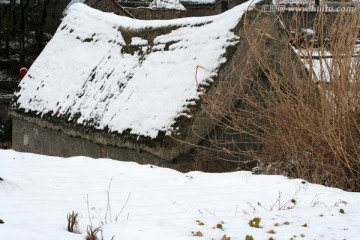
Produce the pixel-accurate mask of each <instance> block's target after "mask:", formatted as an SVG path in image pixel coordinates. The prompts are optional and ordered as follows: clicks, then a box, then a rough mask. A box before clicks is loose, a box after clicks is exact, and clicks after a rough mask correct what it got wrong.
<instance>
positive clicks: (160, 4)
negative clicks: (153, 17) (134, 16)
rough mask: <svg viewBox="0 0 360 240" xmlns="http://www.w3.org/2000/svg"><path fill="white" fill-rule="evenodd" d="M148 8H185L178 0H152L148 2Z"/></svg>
mask: <svg viewBox="0 0 360 240" xmlns="http://www.w3.org/2000/svg"><path fill="white" fill-rule="evenodd" d="M149 8H151V9H175V10H182V11H184V10H186V8H185V7H184V6H183V5H182V4H181V3H180V1H179V0H154V1H152V2H151V3H150V5H149Z"/></svg>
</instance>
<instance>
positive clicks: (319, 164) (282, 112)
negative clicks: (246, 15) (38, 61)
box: [203, 11, 360, 191]
mask: <svg viewBox="0 0 360 240" xmlns="http://www.w3.org/2000/svg"><path fill="white" fill-rule="evenodd" d="M297 18H299V16H297ZM324 18H326V16H325V15H324V14H322V13H319V14H318V15H317V17H316V19H315V22H314V24H313V27H312V28H313V30H314V32H315V34H313V35H312V36H307V37H306V38H302V39H301V40H300V38H299V34H296V33H297V32H301V29H287V31H288V36H289V42H292V43H293V46H297V47H301V48H302V51H303V54H305V55H307V56H308V57H306V58H303V59H301V60H300V59H299V57H298V56H296V54H294V50H293V48H292V46H290V44H289V46H288V47H287V48H285V49H284V50H283V52H282V54H281V56H280V57H277V58H276V59H275V60H274V58H273V56H271V53H269V54H264V51H263V49H264V48H268V47H269V46H267V45H266V42H267V41H266V31H267V29H256V30H257V31H254V29H253V28H251V27H250V28H246V29H247V39H246V40H247V41H248V43H249V48H250V54H249V56H251V57H252V58H255V60H256V62H257V64H258V68H256V69H253V71H254V72H253V73H254V74H255V75H256V76H258V77H257V78H256V79H255V80H254V79H251V81H244V77H243V78H242V81H243V83H242V84H247V86H246V87H247V89H248V90H247V91H246V93H245V94H242V95H241V96H236V101H235V104H234V105H233V106H232V107H230V108H226V109H225V108H224V107H223V105H222V103H219V102H217V101H216V100H214V99H210V98H207V96H206V95H204V97H203V100H204V101H205V102H206V103H207V104H209V105H210V106H211V112H210V113H209V114H210V115H211V116H212V117H213V120H214V121H216V122H217V123H219V122H220V126H221V127H222V129H223V130H224V132H226V133H227V136H228V137H226V138H223V139H222V140H220V139H216V138H212V139H211V146H212V150H213V151H216V152H217V153H222V154H223V155H222V156H223V157H222V158H223V159H224V160H229V159H231V160H234V161H236V160H239V159H241V160H243V159H247V160H256V161H258V162H259V163H260V166H261V171H262V172H266V173H285V174H287V175H288V176H290V177H296V178H303V179H306V180H308V181H311V182H314V183H320V184H324V185H327V186H333V187H339V188H342V189H345V190H350V191H360V102H359V101H360V98H359V96H360V61H359V60H360V59H359V56H354V45H355V42H356V40H357V39H358V37H359V26H360V13H359V11H357V12H355V11H354V12H353V13H352V14H348V13H339V14H338V15H337V16H336V19H335V20H333V21H331V22H330V23H329V21H324ZM294 21H298V22H301V21H305V20H304V19H300V20H299V19H296V18H295V19H294ZM245 24H246V23H245ZM325 24H326V26H324V25H325ZM257 27H259V26H257ZM291 31H292V32H291ZM294 31H295V33H294ZM256 32H262V33H263V34H262V36H259V34H256ZM324 39H326V41H325V40H324ZM297 41H301V44H297ZM316 51H317V52H319V53H320V54H316V55H317V56H312V55H314V53H315V52H316ZM330 53H331V55H332V58H331V60H329V59H328V58H326V54H330ZM241 67H244V66H241ZM319 68H321V70H322V72H323V74H315V72H319V70H318V69H319ZM324 73H326V74H324ZM249 75H251V74H249ZM235 92H237V91H236V90H234V89H229V91H228V94H229V95H231V94H233V93H235ZM230 97H233V96H229V98H230ZM229 136H230V137H229Z"/></svg>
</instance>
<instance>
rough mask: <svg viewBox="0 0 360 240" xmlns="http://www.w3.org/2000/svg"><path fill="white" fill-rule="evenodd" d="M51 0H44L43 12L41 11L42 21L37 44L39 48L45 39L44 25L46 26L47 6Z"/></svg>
mask: <svg viewBox="0 0 360 240" xmlns="http://www.w3.org/2000/svg"><path fill="white" fill-rule="evenodd" d="M50 1H51V0H44V1H43V3H44V5H43V8H42V13H41V21H40V25H39V29H38V37H37V45H38V48H39V50H41V49H42V41H43V34H44V26H45V22H46V17H47V8H48V6H49V4H50Z"/></svg>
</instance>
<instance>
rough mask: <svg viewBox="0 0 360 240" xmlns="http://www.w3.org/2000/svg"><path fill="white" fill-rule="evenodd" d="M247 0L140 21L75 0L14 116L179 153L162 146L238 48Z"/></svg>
mask: <svg viewBox="0 0 360 240" xmlns="http://www.w3.org/2000/svg"><path fill="white" fill-rule="evenodd" d="M255 3H256V1H255ZM255 3H254V2H253V3H251V4H255ZM249 5H250V3H249V2H248V3H245V4H242V5H240V6H238V7H235V8H233V9H231V10H229V11H228V12H226V13H224V14H221V15H217V16H211V17H202V18H185V19H176V20H167V21H143V20H134V19H129V18H126V17H121V16H116V15H114V14H110V13H103V12H100V11H98V10H95V9H91V8H89V7H87V6H86V5H84V4H80V3H77V4H74V5H72V6H71V7H70V9H69V10H68V12H67V14H66V16H65V18H64V20H63V22H62V23H61V25H60V27H59V29H58V30H57V32H56V34H55V35H54V37H53V39H52V40H51V41H50V42H49V44H48V45H47V46H46V48H45V49H44V51H43V52H42V53H41V55H40V56H39V57H38V59H37V60H36V61H35V62H34V64H33V65H32V66H31V68H30V69H29V72H28V74H27V76H26V77H25V78H24V79H23V80H22V82H21V84H20V90H19V92H17V93H16V97H17V100H16V103H15V104H14V114H15V115H16V114H17V116H20V115H21V116H24V117H28V119H33V121H37V122H41V124H42V125H43V126H45V127H48V128H52V129H56V130H62V131H63V132H65V133H66V134H68V135H73V136H80V137H84V138H86V139H89V140H91V141H94V142H98V143H102V144H110V145H115V146H120V147H131V148H142V149H144V150H145V151H148V152H151V153H153V154H155V155H157V156H160V157H161V158H165V159H172V158H173V157H174V156H177V155H179V154H180V153H181V152H182V151H181V150H179V149H178V147H176V146H175V147H172V148H168V152H166V153H164V152H163V150H161V148H164V147H165V146H170V145H174V144H173V141H172V140H171V139H172V137H178V138H180V139H187V138H189V135H191V133H190V132H191V124H192V123H193V122H194V117H195V116H196V117H198V116H199V103H200V97H201V94H202V93H203V92H204V91H205V90H206V89H209V88H211V86H213V85H214V84H215V85H216V82H217V81H218V79H219V76H220V75H224V73H222V72H221V71H225V70H226V69H225V68H224V66H226V65H227V64H228V63H229V61H230V60H231V59H232V56H233V55H234V54H235V52H236V51H237V50H236V49H237V48H238V46H239V43H240V42H241V39H240V37H239V34H238V33H236V31H239V29H241V27H239V26H240V22H241V19H242V17H243V14H244V13H245V12H246V11H247V10H249V8H248V7H249ZM236 29H237V30H236ZM243 48H244V46H243ZM280 48H281V46H280ZM246 50H247V49H242V50H241V52H242V54H243V55H244V54H245V53H246ZM227 70H229V69H227ZM34 119H35V120H34ZM204 121H205V120H204ZM200 125H202V124H199V126H200ZM210 130H211V129H209V130H204V131H203V133H204V134H206V133H207V132H208V131H210ZM104 134H105V135H106V134H107V135H108V137H103V136H104ZM169 139H170V140H169ZM194 139H195V138H194ZM197 140H198V139H197ZM197 140H194V141H195V142H196V141H197ZM170 142H171V144H170ZM139 146H140V147H139Z"/></svg>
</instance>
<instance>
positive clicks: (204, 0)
mask: <svg viewBox="0 0 360 240" xmlns="http://www.w3.org/2000/svg"><path fill="white" fill-rule="evenodd" d="M180 2H182V3H188V4H214V3H215V2H216V0H181V1H180Z"/></svg>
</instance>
